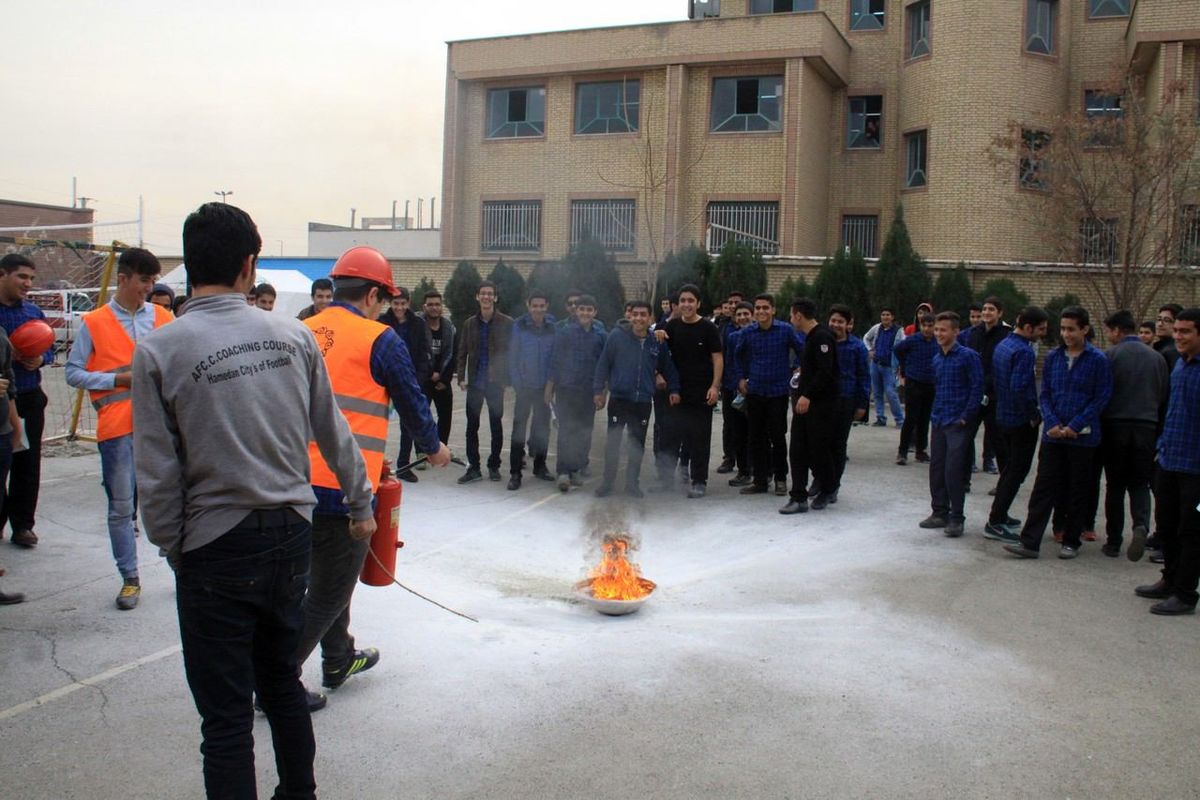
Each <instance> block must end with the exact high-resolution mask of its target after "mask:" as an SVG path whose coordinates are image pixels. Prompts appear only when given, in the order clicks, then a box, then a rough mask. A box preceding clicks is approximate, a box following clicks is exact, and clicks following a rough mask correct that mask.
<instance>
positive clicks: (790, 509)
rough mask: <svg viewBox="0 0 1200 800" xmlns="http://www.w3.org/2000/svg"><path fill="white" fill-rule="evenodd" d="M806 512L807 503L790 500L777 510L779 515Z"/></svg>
mask: <svg viewBox="0 0 1200 800" xmlns="http://www.w3.org/2000/svg"><path fill="white" fill-rule="evenodd" d="M806 511H808V502H807V501H805V500H791V501H789V502H788V504H787V505H786V506H784V507H783V508H781V509H779V513H780V514H803V513H804V512H806Z"/></svg>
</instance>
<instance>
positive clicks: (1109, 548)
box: [1100, 544, 1121, 558]
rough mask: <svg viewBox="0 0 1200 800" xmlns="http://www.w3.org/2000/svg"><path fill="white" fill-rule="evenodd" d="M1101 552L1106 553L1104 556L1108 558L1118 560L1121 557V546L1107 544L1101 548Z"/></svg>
mask: <svg viewBox="0 0 1200 800" xmlns="http://www.w3.org/2000/svg"><path fill="white" fill-rule="evenodd" d="M1100 552H1101V553H1104V555H1106V556H1108V557H1109V558H1116V557H1117V556H1119V555H1121V545H1119V544H1106V545H1104V546H1103V547H1101V548H1100Z"/></svg>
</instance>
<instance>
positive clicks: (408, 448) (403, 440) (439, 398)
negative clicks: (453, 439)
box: [396, 383, 454, 467]
mask: <svg viewBox="0 0 1200 800" xmlns="http://www.w3.org/2000/svg"><path fill="white" fill-rule="evenodd" d="M421 391H422V392H424V394H425V398H426V400H428V401H429V402H432V403H433V407H434V410H435V411H437V426H438V441H440V442H442V443H443V444H445V443H446V442H448V441H449V440H450V417H451V414H452V411H451V409H453V407H454V392H453V391H452V390H451V389H450V384H448V383H447V384H443V388H442V389H441V390H440V391H439V390H437V389H434V388H433V384H430V383H423V384H421ZM412 448H413V440H412V437H411V436H409V434H408V430H407V429H406V428H405V427H404V426H403V425H401V426H400V454H399V455H398V456H397V457H396V466H397V467H403V466H404V465H405V464H407V463H408V462H409V460H410V459H411V458H412Z"/></svg>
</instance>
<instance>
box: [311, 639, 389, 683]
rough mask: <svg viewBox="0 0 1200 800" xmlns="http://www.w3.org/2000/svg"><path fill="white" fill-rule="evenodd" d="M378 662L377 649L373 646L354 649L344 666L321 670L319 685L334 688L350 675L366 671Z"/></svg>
mask: <svg viewBox="0 0 1200 800" xmlns="http://www.w3.org/2000/svg"><path fill="white" fill-rule="evenodd" d="M378 663H379V651H378V650H376V649H375V648H374V647H368V648H366V649H365V650H355V651H354V655H353V656H351V658H350V663H348V664H347V665H346V666H344V667H342V668H341V669H336V670H328V669H327V670H322V672H321V685H322V686H324V687H325V688H326V689H336V688H338V687H339V686H341V685H342V684H343V683H345V682H346V679H347V678H349V677H350V676H351V675H357V674H358V673H360V672H366V671H367V670H369V669H370V668H371V667H373V666H375V665H376V664H378Z"/></svg>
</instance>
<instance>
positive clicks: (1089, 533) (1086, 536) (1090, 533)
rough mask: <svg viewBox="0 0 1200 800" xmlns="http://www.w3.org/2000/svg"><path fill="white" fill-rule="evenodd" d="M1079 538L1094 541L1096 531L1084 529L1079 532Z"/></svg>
mask: <svg viewBox="0 0 1200 800" xmlns="http://www.w3.org/2000/svg"><path fill="white" fill-rule="evenodd" d="M1079 538H1080V539H1082V540H1083V541H1085V542H1094V541H1096V532H1095V531H1084V532H1083V533H1081V534H1080V535H1079Z"/></svg>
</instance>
